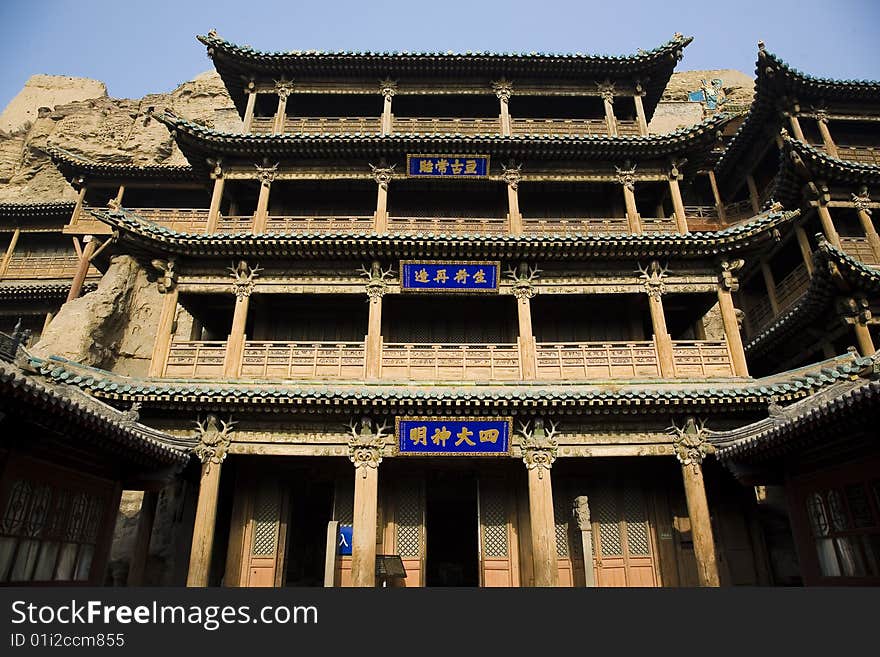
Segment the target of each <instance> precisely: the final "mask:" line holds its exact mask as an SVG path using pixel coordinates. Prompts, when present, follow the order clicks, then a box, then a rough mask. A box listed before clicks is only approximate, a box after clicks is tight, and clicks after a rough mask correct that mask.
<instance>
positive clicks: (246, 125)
mask: <svg viewBox="0 0 880 657" xmlns="http://www.w3.org/2000/svg"><path fill="white" fill-rule="evenodd" d="M245 93H246V94H247V105H245V108H244V118H243V119H242V121H241V129H242V132H244V133H245V134H247V133H249V132H250V131H251V130H252V129H253V124H254V107H256V104H257V90H256V88H255V85H254V83H253V82H249V83H248V86H247V89H246V90H245Z"/></svg>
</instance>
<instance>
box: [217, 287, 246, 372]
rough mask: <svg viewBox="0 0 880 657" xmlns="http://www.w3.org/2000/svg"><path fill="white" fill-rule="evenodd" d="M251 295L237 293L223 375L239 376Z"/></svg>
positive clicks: (243, 292)
mask: <svg viewBox="0 0 880 657" xmlns="http://www.w3.org/2000/svg"><path fill="white" fill-rule="evenodd" d="M250 300H251V295H250V293H249V292H245V291H241V293H240V294H236V295H235V310H234V311H233V313H232V328H231V329H230V331H229V339H228V340H227V342H226V360H225V362H224V363H223V375H224V376H227V377H237V376H238V373H239V370H240V369H241V358H242V354H243V352H244V342H245V339H246V337H247V336H245V328H246V326H247V313H248V307H249V306H250Z"/></svg>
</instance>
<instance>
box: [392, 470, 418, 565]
mask: <svg viewBox="0 0 880 657" xmlns="http://www.w3.org/2000/svg"><path fill="white" fill-rule="evenodd" d="M397 553H398V554H399V555H400V556H401V557H419V556H421V554H422V496H421V494H420V490H419V484H418V483H417V482H412V483H408V484H406V485H404V486H401V487H400V488H399V489H398V494H397Z"/></svg>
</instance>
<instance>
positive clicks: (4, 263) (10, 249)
mask: <svg viewBox="0 0 880 657" xmlns="http://www.w3.org/2000/svg"><path fill="white" fill-rule="evenodd" d="M19 237H21V228H16V229H15V230H14V231H12V237H10V238H9V245H8V246H7V247H6V253H4V254H3V260H0V278H2V277H3V276H5V275H6V270H7V269H9V262H10V261H11V260H12V254H13V253H15V246H16V244H18V238H19Z"/></svg>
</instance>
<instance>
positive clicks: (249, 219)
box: [217, 214, 254, 233]
mask: <svg viewBox="0 0 880 657" xmlns="http://www.w3.org/2000/svg"><path fill="white" fill-rule="evenodd" d="M253 230H254V215H252V214H236V215H228V216H220V217H218V218H217V232H218V233H250V232H253Z"/></svg>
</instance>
